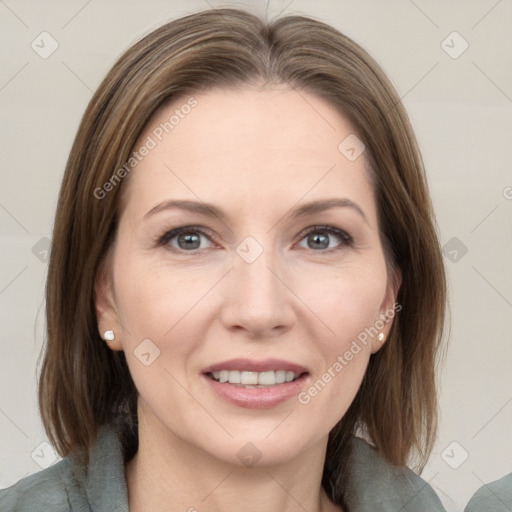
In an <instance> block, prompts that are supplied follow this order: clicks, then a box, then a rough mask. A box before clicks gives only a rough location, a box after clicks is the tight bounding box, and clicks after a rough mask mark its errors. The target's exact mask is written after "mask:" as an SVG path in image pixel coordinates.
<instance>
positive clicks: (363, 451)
mask: <svg viewBox="0 0 512 512" xmlns="http://www.w3.org/2000/svg"><path fill="white" fill-rule="evenodd" d="M352 442H353V443H354V445H353V450H352V454H351V459H350V461H349V466H350V475H349V479H348V481H347V483H346V489H347V506H348V507H349V512H376V511H379V512H419V511H421V512H446V510H445V509H444V507H443V506H442V505H441V501H440V500H439V498H438V496H437V494H436V493H435V492H434V491H433V489H432V488H431V487H430V485H429V484H428V483H427V482H425V481H424V480H423V479H422V478H421V477H419V476H418V475H417V474H416V473H414V472H413V471H411V470H410V469H408V468H406V467H397V466H392V465H391V464H389V463H388V462H386V461H385V460H384V458H382V457H381V456H380V455H379V454H378V453H377V451H376V450H375V449H373V448H372V447H371V446H370V445H369V444H368V443H366V442H365V441H363V440H362V439H359V438H357V437H354V438H353V439H352ZM89 458H90V460H89V466H88V467H86V468H83V467H78V466H76V465H75V464H73V462H72V459H70V458H69V457H65V458H64V459H62V460H60V461H59V462H57V463H56V464H54V465H53V466H50V467H49V468H46V469H44V470H42V471H39V472H38V473H35V474H33V475H29V476H27V477H25V478H23V479H21V480H20V481H19V482H17V483H16V484H14V485H13V486H11V487H8V488H7V489H3V490H0V511H1V512H68V511H73V512H91V511H93V512H128V493H127V488H126V480H125V474H124V463H123V456H122V452H121V444H120V441H119V439H118V437H117V435H116V433H115V432H114V431H113V430H112V429H111V427H110V426H108V425H103V426H102V427H101V428H100V429H99V432H98V437H97V439H96V442H95V444H94V446H93V447H92V448H91V451H90V457H89Z"/></svg>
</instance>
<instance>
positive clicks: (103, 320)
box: [94, 266, 122, 350]
mask: <svg viewBox="0 0 512 512" xmlns="http://www.w3.org/2000/svg"><path fill="white" fill-rule="evenodd" d="M94 307H95V310H96V320H97V324H98V332H99V335H100V337H101V339H102V340H104V342H105V343H107V345H108V346H109V347H110V348H111V349H112V350H122V344H121V340H120V339H119V336H116V334H115V333H119V332H120V329H119V322H118V319H117V318H118V317H117V311H116V307H115V301H114V294H113V290H112V280H111V279H110V275H109V274H108V272H107V271H106V269H105V267H104V266H101V268H100V270H99V271H98V275H97V278H96V283H95V286H94Z"/></svg>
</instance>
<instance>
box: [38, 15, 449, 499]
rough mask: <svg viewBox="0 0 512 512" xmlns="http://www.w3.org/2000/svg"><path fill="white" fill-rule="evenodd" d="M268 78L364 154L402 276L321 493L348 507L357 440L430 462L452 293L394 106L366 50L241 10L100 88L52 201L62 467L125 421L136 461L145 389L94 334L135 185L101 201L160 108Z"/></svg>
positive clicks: (43, 378)
mask: <svg viewBox="0 0 512 512" xmlns="http://www.w3.org/2000/svg"><path fill="white" fill-rule="evenodd" d="M261 80H263V81H265V83H276V84H277V83H279V84H288V85H290V86H291V87H293V88H294V89H296V90H297V91H305V92H310V93H312V94H315V95H317V96H318V97H321V98H323V99H325V100H327V101H328V102H329V103H330V104H331V105H333V106H334V107H335V108H337V109H338V110H339V112H340V113H341V114H342V115H343V116H345V117H346V118H347V119H349V120H350V121H351V122H352V123H353V126H354V127H355V128H356V132H357V135H358V137H359V138H360V139H361V140H362V141H363V143H364V144H365V146H366V151H365V153H364V155H365V159H366V162H365V163H366V165H367V168H368V170H369V175H370V177H371V179H372V182H373V186H374V190H375V193H376V201H377V208H378V214H379V224H380V231H381V238H382V241H383V246H384V249H385V252H386V259H387V263H388V266H389V268H390V269H393V268H395V269H396V268H398V269H399V270H400V273H401V275H402V283H401V286H400V290H399V292H398V296H397V301H398V303H399V304H400V305H401V306H402V312H401V313H400V314H398V315H396V316H395V318H394V321H393V325H392V328H391V331H390V334H389V337H388V339H387V341H386V343H385V344H384V346H383V348H382V349H381V350H380V351H378V352H377V353H375V354H373V355H372V356H371V358H370V362H369V366H368V368H367V371H366V374H365V377H364V379H363V383H362V385H361V387H360V389H359V391H358V393H357V395H356V397H355V399H354V401H353V403H352V404H351V406H350V408H349V410H348V411H347V413H346V414H345V415H344V417H343V418H342V419H341V420H340V421H339V422H338V423H337V425H336V426H335V427H334V428H333V429H332V431H331V432H330V435H329V441H328V446H327V453H326V460H325V466H324V473H323V479H322V485H323V486H324V488H325V490H326V492H327V493H328V494H329V496H330V497H331V499H332V500H333V501H334V502H335V503H339V504H342V502H343V472H344V471H345V470H346V468H345V467H344V465H343V464H344V461H346V459H347V454H348V449H349V448H348V446H349V443H348V442H347V441H348V439H349V438H350V436H352V435H353V434H354V433H355V432H356V430H357V429H358V427H363V428H364V430H365V431H366V434H367V435H368V437H369V438H370V439H371V441H372V442H373V443H374V444H375V446H376V448H377V449H378V450H379V452H380V453H381V454H382V456H383V457H385V458H386V459H387V460H388V461H389V462H391V463H393V464H398V465H406V464H407V462H408V459H409V457H410V456H411V453H412V452H414V453H415V454H416V455H417V456H418V457H419V461H420V467H423V465H424V463H425V462H426V460H427V458H428V456H429V454H430V452H431V450H432V446H433V442H434V440H435V437H436V430H437V395H436V386H435V368H436V362H437V357H438V352H439V351H438V349H439V346H440V343H441V339H442V331H443V325H444V314H445V302H446V283H445V272H444V267H443V262H442V256H441V253H440V249H439V242H438V238H437V234H436V224H435V219H434V214H433V210H432V205H431V200H430V197H429V193H428V188H427V183H426V177H425V171H424V167H423V162H422V159H421V155H420V152H419V149H418V147H417V143H416V140H415V136H414V133H413V130H412V128H411V125H410V123H409V120H408V117H407V114H406V112H405V110H404V108H403V106H402V103H401V101H400V98H399V97H398V96H397V93H396V92H395V90H394V88H393V86H392V85H391V83H390V82H389V80H388V79H387V78H386V76H385V74H384V72H383V71H382V70H381V68H380V67H379V66H378V64H377V63H376V62H375V61H374V60H373V59H372V57H370V56H369V55H368V53H367V52H366V51H364V50H363V49H362V48H361V47H360V46H358V45H357V44H356V43H355V42H353V41H352V40H351V39H350V38H348V37H346V36H345V35H343V34H341V33H340V32H339V31H337V30H336V29H334V28H332V27H331V26H329V25H327V24H325V23H322V22H320V21H317V20H315V19H312V18H309V17H304V16H287V17H283V18H280V19H279V18H278V19H276V20H273V21H272V22H271V23H270V24H265V23H263V21H261V20H260V19H259V18H257V17H256V16H254V15H252V14H250V13H248V12H245V11H241V10H237V9H216V10H208V11H202V12H199V13H195V14H192V15H189V16H186V17H183V18H180V19H177V20H174V21H171V22H170V23H167V24H165V25H163V26H162V27H160V28H158V29H157V30H155V31H153V32H151V33H150V34H148V35H147V36H145V37H144V38H142V39H141V40H140V41H139V42H137V43H136V44H134V45H133V46H132V47H131V48H130V49H128V50H127V51H126V52H125V53H124V54H123V55H122V56H121V57H120V58H119V60H118V61H117V62H116V63H115V65H114V66H113V68H112V69H111V71H110V72H109V73H108V74H107V76H106V77H105V79H104V80H103V82H102V83H101V85H100V86H99V88H98V90H97V91H96V93H95V94H94V96H93V97H92V99H91V101H90V103H89V105H88V107H87V109H86V111H85V113H84V116H83V118H82V121H81V123H80V126H79V129H78V132H77V135H76V138H75V140H74V143H73V146H72V149H71V153H70V156H69V159H68V162H67V166H66V170H65V174H64V178H63V181H62V186H61V190H60V195H59V199H58V206H57V213H56V217H55V224H54V231H53V240H52V247H51V254H50V261H49V269H48V280H47V288H46V315H47V340H46V351H45V355H44V361H43V364H42V368H41V375H40V380H39V408H40V412H41V416H42V421H43V424H44V427H45V430H46V433H47V435H48V438H49V439H50V441H51V443H52V444H53V445H54V446H55V448H56V450H57V452H58V453H59V454H60V455H61V456H63V457H64V456H67V455H69V454H71V455H73V454H75V453H82V454H83V456H85V457H86V460H87V452H88V450H89V448H90V447H91V445H92V443H93V442H94V440H95V438H96V435H97V429H98V427H99V426H100V425H102V424H104V423H107V422H117V425H118V428H119V432H120V435H121V439H122V444H123V451H124V454H125V460H128V459H129V458H131V456H133V454H134V453H135V451H136V450H137V442H138V437H137V411H136V399H137V391H136V388H135V386H134V384H133V381H132V379H131V376H130V373H129V370H128V367H127V364H126V359H125V357H124V353H123V352H122V351H112V350H110V349H109V348H108V347H107V346H106V344H105V343H104V342H102V340H101V338H100V336H99V334H98V326H97V319H96V313H95V304H94V302H95V284H96V282H97V278H98V275H99V272H100V270H101V269H102V266H103V265H104V264H105V262H106V257H107V255H108V252H109V248H110V247H111V245H112V242H113V240H114V238H115V234H116V227H117V222H118V219H119V214H120V211H121V206H122V205H121V202H120V201H121V197H122V194H121V191H122V190H123V188H125V187H126V183H125V182H126V181H127V180H126V179H125V180H122V181H121V182H119V183H118V184H117V185H116V186H115V187H113V188H112V190H110V191H109V192H108V193H107V194H105V195H104V197H103V198H102V199H101V200H99V199H98V198H97V196H96V194H95V192H94V191H95V190H97V189H98V188H101V187H102V186H103V185H104V184H105V183H106V182H107V181H108V180H109V179H110V178H111V177H112V175H113V173H114V172H115V171H116V170H117V169H120V168H122V167H123V166H124V164H125V162H127V161H128V159H129V158H130V153H131V151H132V150H133V147H134V144H135V142H136V141H137V139H138V137H139V136H140V134H141V132H142V131H143V129H144V128H145V126H146V124H147V122H148V120H149V119H150V118H151V116H152V115H153V114H154V113H155V111H156V110H157V109H158V108H159V107H161V106H162V105H164V104H165V103H168V102H169V101H174V100H176V99H177V98H178V97H186V95H189V94H193V93H196V92H202V91H205V90H207V89H208V88H211V87H213V86H219V87H235V88H236V87H239V86H243V85H244V84H245V85H247V84H255V83H258V82H260V81H261ZM340 142H341V141H340ZM391 274H392V273H391Z"/></svg>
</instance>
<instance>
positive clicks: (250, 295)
mask: <svg viewBox="0 0 512 512" xmlns="http://www.w3.org/2000/svg"><path fill="white" fill-rule="evenodd" d="M240 254H242V253H240ZM226 277H227V279H226V280H225V283H224V293H225V296H224V301H223V307H222V314H221V317H222V321H223V324H224V326H225V327H226V328H227V329H229V330H239V331H245V332H246V334H247V335H248V336H249V337H251V338H265V339H266V338H270V337H275V336H276V335H278V334H282V333H283V332H286V331H287V330H289V329H290V328H291V326H292V324H293V320H294V318H295V315H294V311H293V305H292V302H293V293H292V291H291V290H290V285H289V284H288V283H287V282H286V281H287V279H286V271H285V269H284V267H283V265H279V264H278V261H277V258H276V257H275V256H274V255H273V254H272V251H271V250H269V249H264V250H263V252H262V253H261V254H260V255H259V257H257V258H256V259H255V260H254V261H252V262H248V261H247V260H245V259H244V258H243V257H241V256H240V255H239V254H235V255H234V262H233V268H232V270H231V272H229V274H228V276H226Z"/></svg>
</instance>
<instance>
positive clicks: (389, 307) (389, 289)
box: [371, 267, 402, 354]
mask: <svg viewBox="0 0 512 512" xmlns="http://www.w3.org/2000/svg"><path fill="white" fill-rule="evenodd" d="M401 285H402V272H401V271H400V269H399V268H398V267H394V268H392V269H391V270H390V271H389V272H388V280H387V284H386V294H385V296H384V299H383V301H382V303H381V306H380V308H379V312H378V315H377V318H376V319H375V324H374V325H375V328H376V329H377V331H378V333H377V334H376V335H375V336H373V337H372V348H371V353H372V354H375V353H376V352H378V351H379V350H380V349H381V348H382V346H383V345H384V343H385V342H386V340H387V339H388V336H389V332H390V331H391V326H392V325H393V318H394V317H395V314H396V313H397V312H399V311H400V310H401V309H402V305H401V304H398V303H397V302H396V298H397V296H398V291H399V290H400V286H401ZM381 334H382V335H383V336H381Z"/></svg>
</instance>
